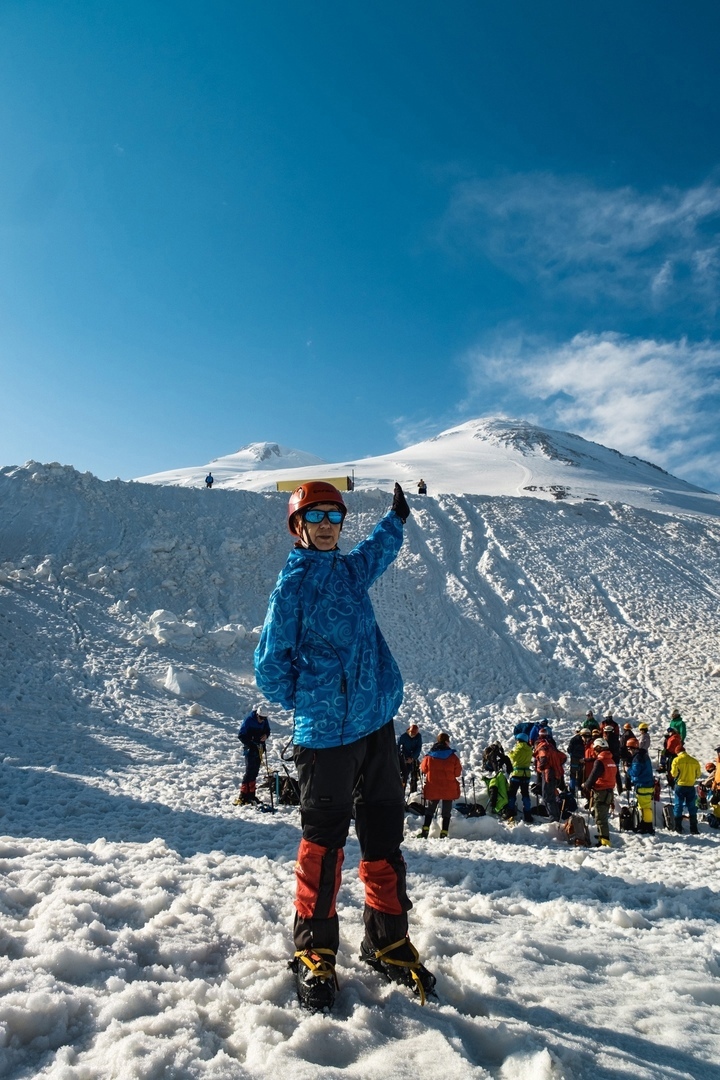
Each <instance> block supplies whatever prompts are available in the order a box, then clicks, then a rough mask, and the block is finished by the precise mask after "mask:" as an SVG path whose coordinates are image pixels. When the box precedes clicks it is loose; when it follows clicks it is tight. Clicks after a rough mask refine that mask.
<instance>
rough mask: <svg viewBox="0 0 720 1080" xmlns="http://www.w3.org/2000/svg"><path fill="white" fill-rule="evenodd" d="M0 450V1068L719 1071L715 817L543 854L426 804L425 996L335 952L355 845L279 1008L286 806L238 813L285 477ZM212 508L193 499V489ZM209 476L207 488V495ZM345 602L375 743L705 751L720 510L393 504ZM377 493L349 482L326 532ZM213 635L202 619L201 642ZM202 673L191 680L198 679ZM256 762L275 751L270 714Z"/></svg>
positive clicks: (538, 838) (241, 1072)
mask: <svg viewBox="0 0 720 1080" xmlns="http://www.w3.org/2000/svg"><path fill="white" fill-rule="evenodd" d="M10 472H11V473H12V475H10V473H9V471H8V470H0V510H1V511H2V513H1V514H0V691H1V696H0V735H1V736H2V743H1V744H0V745H1V746H2V751H1V752H0V783H1V785H2V792H3V798H2V800H1V801H0V834H2V839H1V840H0V875H2V877H1V881H0V1031H2V1036H1V1037H0V1073H3V1074H4V1075H7V1076H8V1077H12V1078H17V1080H20V1078H23V1080H24V1078H29V1077H52V1078H53V1080H105V1078H115V1077H117V1078H123V1080H125V1078H127V1077H131V1078H135V1077H137V1078H138V1080H146V1078H149V1080H155V1078H160V1077H163V1078H168V1077H170V1078H175V1077H177V1078H178V1080H180V1078H183V1077H202V1078H206V1077H207V1078H212V1080H215V1078H223V1080H224V1078H228V1080H229V1078H233V1080H234V1078H238V1077H239V1078H245V1077H251V1078H255V1077H258V1078H261V1077H266V1076H268V1075H270V1074H272V1073H278V1074H280V1073H282V1075H286V1074H287V1075H292V1076H294V1077H303V1078H304V1077H307V1078H311V1077H312V1078H313V1080H314V1078H315V1077H317V1076H318V1075H319V1073H320V1072H321V1071H322V1073H323V1075H326V1076H328V1077H340V1076H342V1077H344V1078H347V1080H354V1078H358V1080H360V1078H361V1077H362V1078H365V1077H378V1078H379V1077H382V1078H383V1080H386V1078H387V1077H408V1078H409V1077H412V1078H414V1080H425V1078H428V1080H429V1078H430V1077H432V1080H437V1077H438V1075H441V1076H443V1077H447V1078H453V1080H454V1078H456V1077H457V1078H462V1080H464V1078H466V1077H467V1078H470V1077H472V1078H475V1077H493V1078H497V1080H506V1078H507V1080H510V1078H511V1077H512V1078H516V1077H528V1078H533V1080H536V1078H541V1080H545V1078H547V1080H558V1078H560V1077H563V1078H565V1080H596V1078H599V1080H619V1078H621V1077H624V1076H627V1077H628V1078H630V1077H632V1078H640V1080H645V1078H647V1080H651V1078H652V1080H657V1078H660V1080H679V1078H687V1077H690V1078H692V1080H699V1078H701V1077H702V1078H703V1080H704V1078H706V1077H709V1078H710V1080H712V1078H713V1077H715V1076H720V1070H718V1066H717V1064H716V1063H717V1062H718V1060H720V1045H719V1043H720V1038H719V1037H718V1030H719V1028H718V1024H717V1010H718V1005H720V994H719V993H718V990H717V986H718V981H717V980H718V974H719V973H720V968H719V965H720V940H719V935H718V922H719V919H718V916H719V915H720V908H719V904H718V886H717V868H718V842H719V838H718V836H717V833H712V832H711V831H710V830H709V829H708V828H707V827H706V826H704V825H701V830H702V832H701V835H700V836H699V837H693V838H691V837H688V836H685V837H678V836H675V835H672V834H669V833H665V832H659V833H658V835H657V836H656V837H655V838H654V839H648V838H643V837H639V836H629V835H626V834H622V835H620V834H619V833H618V832H617V828H616V823H615V824H614V827H613V841H614V848H613V850H612V851H609V852H606V851H596V850H589V851H583V850H579V849H571V848H569V847H568V846H567V845H566V844H565V843H564V842H562V841H561V840H560V839H559V838H558V836H557V830H556V829H555V827H554V826H553V825H551V824H549V823H544V824H537V825H534V826H532V827H527V826H525V825H518V826H516V827H515V828H513V829H509V828H506V827H504V826H503V825H501V824H499V823H498V822H497V821H494V820H492V819H490V818H482V819H463V818H461V817H460V816H459V815H457V814H456V815H455V816H454V817H453V820H452V825H451V840H450V841H448V842H441V841H439V840H438V839H434V838H431V839H430V840H429V841H427V842H422V841H419V840H416V839H415V838H414V835H413V834H414V833H415V832H416V831H417V829H418V828H419V819H417V818H409V819H408V838H407V841H406V845H405V852H406V858H407V862H408V871H409V883H410V894H411V896H412V898H413V901H414V905H415V907H414V910H413V912H411V918H412V936H413V940H414V941H415V943H416V944H417V946H418V948H419V949H420V952H421V955H422V958H423V960H424V961H425V962H426V963H427V965H428V966H429V967H430V968H431V970H433V971H435V972H436V973H437V975H438V989H439V1001H438V1003H436V1004H429V1005H428V1006H427V1007H426V1008H425V1009H421V1008H420V1007H419V1005H418V1003H417V1001H415V1000H413V999H412V998H410V997H409V996H408V995H407V994H406V992H405V991H403V990H400V989H399V988H396V987H394V986H392V985H390V984H387V983H384V982H382V981H380V980H379V979H378V976H377V975H375V973H373V972H371V971H369V970H368V969H367V968H365V967H363V966H362V965H361V964H360V962H359V961H358V959H357V950H358V945H359V942H360V938H361V936H362V903H363V895H362V889H361V886H360V884H359V882H358V880H357V872H356V871H357V861H358V848H357V843H356V841H355V839H354V838H352V837H351V839H350V841H349V843H348V847H347V853H346V855H347V857H346V864H345V873H344V879H343V886H342V889H341V892H340V897H339V910H340V917H341V941H342V945H341V955H340V957H339V962H338V973H339V977H340V981H341V987H342V989H341V994H340V995H339V997H338V1003H337V1012H336V1013H335V1014H334V1015H333V1017H332V1018H326V1017H311V1016H307V1015H306V1014H303V1013H301V1011H300V1009H299V1007H298V1005H297V1002H296V1000H295V996H294V990H293V983H292V978H291V976H290V975H289V973H288V972H287V970H286V962H287V959H288V957H289V956H290V953H291V949H292V944H291V936H290V923H291V919H292V906H291V900H292V892H293V867H294V859H295V853H296V850H297V844H298V841H299V822H298V817H297V813H296V811H293V810H291V809H289V808H281V810H280V811H279V812H278V813H277V814H276V815H274V816H271V815H265V814H260V813H257V812H255V811H252V810H250V809H245V808H243V809H240V808H235V807H233V805H232V799H233V797H234V795H235V792H236V791H237V784H238V779H239V774H240V771H241V768H242V765H241V756H240V752H239V744H238V743H237V739H236V730H237V726H238V724H239V721H240V720H241V719H242V717H243V716H244V715H245V713H246V712H247V711H248V710H249V708H250V707H252V705H253V704H254V702H255V701H256V699H257V691H256V689H255V688H254V684H253V676H252V650H253V647H254V641H255V638H256V633H255V628H256V627H257V626H258V625H259V624H260V623H261V621H262V618H263V615H264V611H265V606H266V603H267V597H268V595H269V592H270V590H271V588H272V585H273V583H274V580H275V577H276V574H277V572H278V570H279V569H280V567H281V566H282V563H283V562H284V559H285V555H286V553H287V550H288V547H289V538H288V537H287V535H286V534H285V533H284V531H283V528H284V526H283V509H284V505H285V497H284V496H282V495H279V496H276V495H273V494H269V495H257V494H252V493H244V492H237V493H233V492H223V491H222V490H220V491H213V492H212V493H211V494H210V493H206V492H197V491H190V490H182V489H168V488H161V487H151V486H145V485H139V484H129V485H128V484H120V483H111V484H101V483H100V482H99V481H96V480H95V479H94V478H92V477H89V476H79V475H78V474H77V473H75V472H74V471H73V470H69V469H62V468H60V467H57V468H55V467H40V466H35V467H33V469H30V470H25V471H23V470H14V471H10ZM208 496H209V497H208ZM216 496H217V497H216ZM412 501H413V506H414V507H415V508H416V513H415V514H414V516H413V518H412V519H411V520H410V522H409V523H408V528H407V539H406V543H405V545H404V547H403V550H402V552H401V554H400V556H399V558H398V560H397V562H396V563H395V564H394V566H393V567H392V568H391V569H390V570H389V571H388V573H387V574H386V575H384V577H383V578H382V579H381V580H380V582H378V585H377V586H376V587H375V589H374V594H373V595H374V602H375V605H376V609H377V612H378V617H379V620H380V622H381V625H382V627H383V630H384V632H385V634H386V636H387V638H388V640H389V642H390V645H391V647H392V649H393V652H394V653H395V655H396V656H397V658H398V661H399V663H400V666H401V669H402V670H403V673H404V675H405V678H406V696H405V701H404V704H403V707H402V710H401V713H400V716H399V717H398V719H397V723H396V727H397V731H398V733H399V732H400V731H401V730H402V728H403V727H405V726H407V724H409V723H410V722H411V721H413V720H414V721H415V722H417V723H418V724H419V725H420V728H421V731H422V733H423V736H424V741H425V746H426V747H427V746H429V744H430V743H431V741H432V739H433V738H434V736H435V734H436V733H437V730H439V729H440V728H446V729H447V730H449V731H450V732H451V733H452V736H453V741H454V744H455V745H456V746H457V749H458V752H459V754H460V757H461V760H462V761H463V764H464V766H465V783H466V789H467V791H468V794H469V796H470V797H471V798H472V780H473V779H474V780H475V787H476V790H477V793H478V795H480V794H481V793H482V790H483V785H482V782H481V770H480V761H481V754H482V749H483V748H484V746H485V745H486V744H487V743H488V742H489V741H491V740H493V739H495V738H500V739H501V740H503V741H505V742H506V743H507V741H508V736H509V733H510V731H511V730H512V726H513V724H514V722H515V721H516V720H517V719H519V718H521V717H523V718H524V717H526V716H528V715H532V713H533V712H535V711H539V712H541V713H545V714H547V715H548V716H549V717H550V718H551V721H552V723H553V727H554V729H555V731H556V734H557V735H558V742H559V744H560V745H564V743H565V742H566V741H567V737H569V735H570V734H571V733H572V731H573V730H574V729H575V727H576V726H577V722H578V720H579V719H580V718H581V717H582V716H583V715H584V712H585V710H586V708H588V707H593V708H594V709H595V710H596V712H598V710H604V709H607V708H612V709H613V710H614V711H615V713H616V716H617V718H618V719H619V720H620V721H621V722H622V721H623V720H624V719H625V718H631V719H633V720H639V719H646V720H647V721H648V723H649V724H650V726H651V734H652V737H653V740H654V746H655V747H657V746H658V744H659V741H660V738H661V735H662V732H663V730H664V724H665V722H666V719H667V716H668V714H669V711H670V708H671V707H672V706H673V705H675V704H678V705H680V707H681V708H682V710H683V715H684V716H685V718H686V720H687V721H688V726H689V746H690V749H691V752H693V753H695V754H696V756H698V757H700V759H701V761H703V762H704V760H706V758H707V757H708V756H712V755H711V750H712V748H713V747H714V746H715V745H716V744H717V743H718V742H720V720H719V719H718V717H720V709H719V708H718V706H720V700H719V692H720V680H718V678H717V677H715V676H714V675H713V672H714V671H715V670H717V669H718V664H720V654H719V652H718V644H717V610H718V596H719V595H720V569H719V566H720V564H719V563H718V557H717V556H718V542H719V541H720V525H718V523H717V521H714V520H712V519H707V518H703V519H700V518H692V517H683V518H675V517H672V516H669V515H667V514H661V513H656V512H653V511H648V510H637V509H634V508H633V507H629V506H619V505H613V506H609V505H606V504H587V505H582V506H572V507H571V506H568V505H558V504H555V503H551V502H541V501H537V502H536V501H534V500H532V499H527V498H524V499H514V498H509V497H508V498H504V497H503V498H488V497H482V496H454V495H447V496H442V498H439V499H427V500H424V501H423V500H418V499H413V500H412ZM388 503H389V500H388V497H387V495H386V494H384V493H382V492H367V493H366V492H361V493H357V494H356V495H354V496H353V502H352V513H351V516H350V517H349V519H348V523H347V527H346V530H345V533H344V537H343V542H344V546H345V547H347V546H349V545H350V544H351V543H352V542H353V540H354V539H357V538H359V537H360V536H362V535H364V534H365V533H366V532H367V531H369V530H370V528H372V526H373V525H374V523H375V521H377V519H378V517H379V516H380V515H381V514H382V513H383V512H384V510H385V509H386V508H387V506H388ZM221 631H222V632H223V633H222V634H221V635H220V636H219V637H218V633H219V632H221ZM200 691H201V692H200ZM271 723H272V729H273V738H272V742H271V749H270V760H271V763H272V765H273V766H278V765H279V758H278V752H279V748H280V747H281V746H282V745H283V744H284V743H285V742H287V741H288V739H289V738H290V737H291V723H290V717H289V715H288V714H286V713H282V712H281V711H278V710H275V709H273V710H271Z"/></svg>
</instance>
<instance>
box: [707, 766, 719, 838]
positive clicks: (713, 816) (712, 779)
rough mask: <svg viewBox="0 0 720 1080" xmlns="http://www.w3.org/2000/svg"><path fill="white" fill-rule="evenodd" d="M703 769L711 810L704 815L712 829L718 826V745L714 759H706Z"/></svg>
mask: <svg viewBox="0 0 720 1080" xmlns="http://www.w3.org/2000/svg"><path fill="white" fill-rule="evenodd" d="M705 771H706V772H707V773H708V774H709V776H708V780H706V782H705V783H706V785H707V786H708V787H709V788H710V806H711V807H712V812H711V813H710V814H708V816H707V817H706V819H705V820H706V821H707V823H708V825H711V826H712V828H713V829H717V828H719V827H720V746H716V747H715V760H714V761H708V763H707V765H706V766H705Z"/></svg>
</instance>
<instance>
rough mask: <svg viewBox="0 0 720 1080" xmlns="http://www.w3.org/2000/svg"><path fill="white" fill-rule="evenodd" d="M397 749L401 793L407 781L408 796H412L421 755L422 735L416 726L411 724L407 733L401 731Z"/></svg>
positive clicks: (415, 789)
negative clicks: (401, 786) (408, 786)
mask: <svg viewBox="0 0 720 1080" xmlns="http://www.w3.org/2000/svg"><path fill="white" fill-rule="evenodd" d="M397 748H398V760H399V762H400V776H401V779H402V784H403V792H404V791H405V788H406V787H407V782H408V779H409V780H410V794H411V795H414V794H415V792H416V791H417V789H418V779H419V774H420V754H421V753H422V735H421V734H420V728H419V727H418V726H417V724H411V725H410V727H409V728H408V729H407V731H403V733H402V735H401V736H400V738H399V739H398V741H397Z"/></svg>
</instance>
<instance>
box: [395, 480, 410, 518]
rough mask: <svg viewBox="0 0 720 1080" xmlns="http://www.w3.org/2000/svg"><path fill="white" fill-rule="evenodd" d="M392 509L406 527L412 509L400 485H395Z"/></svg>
mask: <svg viewBox="0 0 720 1080" xmlns="http://www.w3.org/2000/svg"><path fill="white" fill-rule="evenodd" d="M392 508H393V510H394V511H395V513H396V514H397V516H398V517H399V518H400V520H401V521H402V523H403V525H404V524H405V522H406V521H407V519H408V518H409V517H410V507H409V506H408V504H407V499H406V498H405V492H404V491H403V489H402V488H401V487H400V485H399V484H396V485H395V491H394V492H393V504H392Z"/></svg>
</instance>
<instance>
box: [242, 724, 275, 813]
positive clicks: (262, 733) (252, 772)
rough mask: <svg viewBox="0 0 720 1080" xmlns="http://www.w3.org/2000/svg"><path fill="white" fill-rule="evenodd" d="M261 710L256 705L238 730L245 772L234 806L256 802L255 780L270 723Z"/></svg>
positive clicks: (268, 734) (268, 735)
mask: <svg viewBox="0 0 720 1080" xmlns="http://www.w3.org/2000/svg"><path fill="white" fill-rule="evenodd" d="M261 710H262V705H256V706H255V708H254V709H253V711H252V712H251V713H250V714H249V715H248V716H246V717H245V719H244V720H243V722H242V724H241V725H240V730H239V731H238V739H239V740H240V742H241V743H242V745H243V754H244V756H245V773H244V775H243V778H242V780H241V781H240V794H239V795H238V797H237V799H236V800H235V805H236V806H247V805H248V804H250V803H256V802H258V797H257V795H256V794H255V788H256V781H257V778H258V773H259V772H260V762H261V761H262V757H263V754H264V753H265V743H266V742H267V740H268V738H269V737H270V724H269V723H268V718H267V716H265V715H264V714H263V713H262V711H261Z"/></svg>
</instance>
